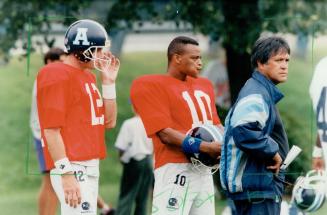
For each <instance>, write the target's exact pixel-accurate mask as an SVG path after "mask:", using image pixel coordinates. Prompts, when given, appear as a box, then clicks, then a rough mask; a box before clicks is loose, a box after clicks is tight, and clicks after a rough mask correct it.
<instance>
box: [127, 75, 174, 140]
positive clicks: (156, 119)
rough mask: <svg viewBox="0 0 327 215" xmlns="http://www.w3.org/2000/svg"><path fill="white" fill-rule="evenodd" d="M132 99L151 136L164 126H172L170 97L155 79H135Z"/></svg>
mask: <svg viewBox="0 0 327 215" xmlns="http://www.w3.org/2000/svg"><path fill="white" fill-rule="evenodd" d="M131 100H132V104H133V106H134V108H135V111H136V112H137V113H138V114H139V115H140V117H141V119H142V121H143V124H144V127H145V130H146V132H147V135H148V136H149V137H150V136H152V135H154V134H155V133H157V132H158V131H160V130H162V129H164V128H168V127H172V120H171V115H170V106H169V97H168V95H167V93H166V92H165V90H164V86H161V85H160V84H159V83H158V82H156V81H155V80H152V81H151V79H150V80H144V79H142V78H140V79H137V80H135V81H134V82H133V83H132V87H131Z"/></svg>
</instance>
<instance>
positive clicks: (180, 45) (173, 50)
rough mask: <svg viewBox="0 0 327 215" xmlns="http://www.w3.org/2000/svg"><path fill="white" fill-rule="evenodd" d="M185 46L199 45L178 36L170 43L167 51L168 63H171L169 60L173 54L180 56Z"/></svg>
mask: <svg viewBox="0 0 327 215" xmlns="http://www.w3.org/2000/svg"><path fill="white" fill-rule="evenodd" d="M187 44H191V45H196V46H198V45H199V43H198V42H197V41H196V40H194V39H192V38H190V37H186V36H179V37H176V38H175V39H173V40H172V41H171V42H170V44H169V46H168V50H167V58H168V63H169V62H170V61H171V58H172V56H173V55H174V54H182V53H183V51H184V46H185V45H187Z"/></svg>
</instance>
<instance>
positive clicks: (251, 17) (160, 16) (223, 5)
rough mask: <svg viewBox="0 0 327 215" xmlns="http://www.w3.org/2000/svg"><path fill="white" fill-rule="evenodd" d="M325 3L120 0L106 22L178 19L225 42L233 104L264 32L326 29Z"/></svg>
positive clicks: (127, 25) (129, 24)
mask: <svg viewBox="0 0 327 215" xmlns="http://www.w3.org/2000/svg"><path fill="white" fill-rule="evenodd" d="M326 14H327V13H326V6H325V4H324V1H309V0H299V1H298V0H287V1H272V0H248V1H237V0H220V1H218V0H217V1H212V0H203V1H201V3H200V2H199V1H192V0H161V1H144V2H138V1H133V0H120V1H116V2H115V3H114V4H113V6H112V7H111V9H110V11H109V12H108V16H107V24H108V26H111V28H114V29H132V28H133V24H134V23H135V22H138V23H139V24H140V25H142V23H143V22H144V21H149V20H150V21H152V22H155V23H162V22H163V21H174V22H175V23H176V25H177V26H180V25H181V24H185V23H188V24H191V25H192V27H193V31H195V32H201V33H203V34H204V35H209V36H210V37H211V39H213V40H219V39H221V40H222V42H223V46H224V48H225V50H226V57H227V71H228V74H229V80H230V86H231V95H232V100H233V101H235V99H236V96H237V94H238V92H239V90H240V88H241V87H242V86H243V84H244V83H245V81H246V80H247V79H248V78H249V77H250V75H251V72H252V69H251V65H250V51H251V47H252V45H253V43H254V42H255V41H256V39H257V38H258V37H259V36H260V34H261V33H262V32H264V31H269V32H284V33H286V32H289V33H295V34H298V33H303V34H305V35H308V34H310V33H311V32H312V30H315V31H318V32H321V31H323V30H324V29H325V27H326V26H325V25H326V24H325V21H326Z"/></svg>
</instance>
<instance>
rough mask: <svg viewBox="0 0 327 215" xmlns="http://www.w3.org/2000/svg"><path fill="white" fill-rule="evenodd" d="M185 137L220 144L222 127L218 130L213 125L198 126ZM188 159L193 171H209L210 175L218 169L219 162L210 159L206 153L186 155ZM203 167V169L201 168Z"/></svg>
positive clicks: (222, 133) (222, 132)
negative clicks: (188, 136) (193, 168)
mask: <svg viewBox="0 0 327 215" xmlns="http://www.w3.org/2000/svg"><path fill="white" fill-rule="evenodd" d="M187 135H190V136H192V137H195V138H198V139H201V140H203V141H206V142H214V141H218V142H220V143H222V141H223V136H224V131H223V127H221V128H219V127H217V126H215V125H211V124H208V125H199V126H196V127H194V128H192V129H191V130H189V131H188V132H187ZM186 156H187V157H188V159H189V160H190V161H191V162H192V164H193V166H194V167H195V169H196V170H197V171H199V172H201V173H203V172H205V171H206V169H209V170H210V171H211V174H213V173H215V172H216V171H217V170H218V169H219V160H218V159H216V158H212V157H211V156H209V155H208V154H206V153H202V152H200V153H194V154H186ZM203 167H205V168H203Z"/></svg>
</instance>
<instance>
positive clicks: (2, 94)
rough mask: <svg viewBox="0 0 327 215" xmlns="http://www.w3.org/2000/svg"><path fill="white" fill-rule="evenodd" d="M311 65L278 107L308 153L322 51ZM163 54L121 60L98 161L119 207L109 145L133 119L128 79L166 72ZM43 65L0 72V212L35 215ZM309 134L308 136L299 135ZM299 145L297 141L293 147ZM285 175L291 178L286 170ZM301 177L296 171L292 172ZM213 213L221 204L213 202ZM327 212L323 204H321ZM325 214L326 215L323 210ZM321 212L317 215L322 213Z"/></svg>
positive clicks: (303, 66) (294, 70)
mask: <svg viewBox="0 0 327 215" xmlns="http://www.w3.org/2000/svg"><path fill="white" fill-rule="evenodd" d="M314 53H315V55H314V61H313V62H312V61H311V58H310V57H309V58H308V60H299V59H293V60H292V61H291V65H290V74H289V81H288V82H287V84H284V85H282V86H281V89H282V91H283V92H284V93H285V96H286V97H285V99H284V100H283V101H282V102H281V103H280V104H279V106H280V108H281V113H282V117H284V116H285V117H286V116H287V117H288V118H289V119H288V120H287V121H288V124H286V127H287V130H288V131H290V130H292V135H294V138H293V139H294V140H295V141H299V142H301V145H302V146H304V148H303V149H304V150H305V151H308V152H309V153H307V154H310V152H311V148H312V140H313V139H312V131H313V129H314V128H313V126H312V125H313V123H312V115H313V113H312V111H311V103H310V99H309V95H308V86H309V83H310V78H311V76H312V65H314V64H315V63H316V62H317V60H319V59H320V58H321V56H323V55H325V54H327V51H326V52H322V51H320V52H318V51H315V52H314ZM165 59H166V57H165V54H164V53H156V52H154V53H129V54H126V55H123V56H122V58H121V61H122V67H121V71H120V74H119V77H118V83H117V84H116V85H117V92H118V108H119V111H118V124H117V127H116V128H115V129H113V130H112V131H110V132H108V133H107V136H106V139H107V146H108V157H107V159H105V160H104V161H102V162H101V177H100V194H101V195H102V196H103V197H104V198H105V199H106V200H107V201H110V202H111V203H112V204H113V206H115V205H116V204H117V196H118V190H119V180H120V175H121V165H120V163H119V161H118V157H117V152H116V151H115V149H114V147H113V144H114V140H115V137H116V135H117V132H118V130H119V128H120V125H121V123H122V121H123V120H124V119H126V118H128V117H130V116H132V113H131V109H130V105H129V102H128V97H129V88H130V84H131V82H132V80H133V79H134V78H135V77H137V76H139V75H141V74H145V73H162V72H164V71H165V69H166V60H165ZM41 65H42V61H41V59H40V56H33V57H32V58H31V65H30V74H29V75H27V73H26V61H25V60H22V61H19V60H18V59H13V60H12V61H11V63H10V64H9V65H7V66H5V67H2V68H0V88H1V90H0V113H1V120H0V144H1V149H0V165H1V168H0V175H1V179H0V208H1V212H0V214H13V215H16V214H24V215H30V214H37V212H36V198H37V192H38V187H39V184H40V181H41V180H40V179H41V175H40V174H39V173H38V166H37V163H36V156H35V153H34V148H33V143H32V136H31V132H30V129H29V111H30V100H31V91H32V85H33V81H34V77H35V75H36V72H37V70H38V68H40V66H41ZM303 131H304V132H307V133H306V135H304V136H303V135H302V133H303ZM302 137H303V138H304V139H303V138H302ZM292 144H297V143H292ZM309 159H310V157H309V156H308V155H303V157H302V158H301V161H305V162H306V163H305V165H306V166H310V161H309ZM289 174H293V173H292V172H290V173H289ZM294 174H299V173H294ZM216 202H217V214H220V211H221V210H222V208H223V206H224V204H225V201H222V200H216ZM325 208H326V206H325ZM324 211H326V212H324ZM326 213H327V208H326V210H320V211H319V213H316V214H326Z"/></svg>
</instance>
